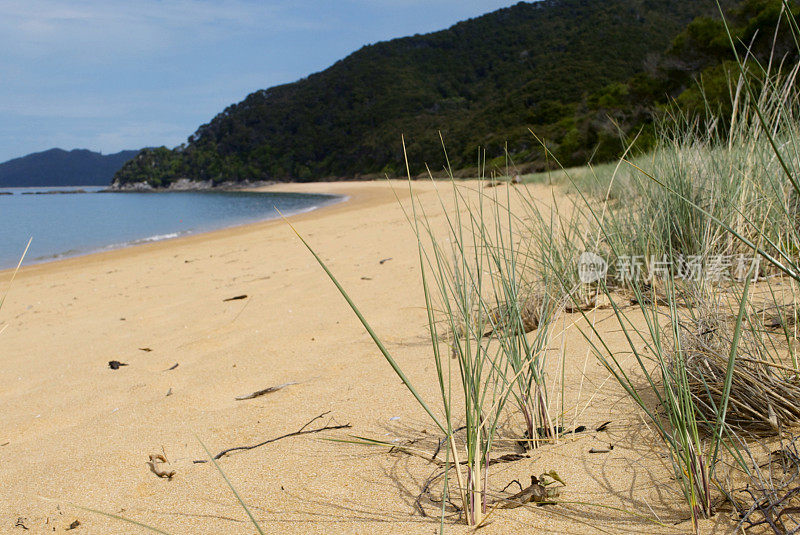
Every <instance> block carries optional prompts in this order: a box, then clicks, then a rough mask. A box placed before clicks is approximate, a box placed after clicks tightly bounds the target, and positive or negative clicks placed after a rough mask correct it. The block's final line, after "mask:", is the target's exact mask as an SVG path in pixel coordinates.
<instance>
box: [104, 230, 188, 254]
mask: <svg viewBox="0 0 800 535" xmlns="http://www.w3.org/2000/svg"><path fill="white" fill-rule="evenodd" d="M188 234H192V231H191V230H184V231H181V232H170V233H168V234H154V235H153V236H147V237H146V238H137V239H135V240H130V241H125V242H122V243H112V244H111V245H106V246H105V247H103V250H113V249H121V248H123V247H130V246H132V245H142V244H143V243H152V242H157V241H164V240H171V239H174V238H180V237H181V236H186V235H188Z"/></svg>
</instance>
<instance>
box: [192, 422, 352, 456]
mask: <svg viewBox="0 0 800 535" xmlns="http://www.w3.org/2000/svg"><path fill="white" fill-rule="evenodd" d="M330 412H331V411H326V412H323V413H322V414H320V415H319V416H315V417H314V418H312V419H311V420H309V421H308V422H307V423H306V424H305V425H304V426H303V427H301V428H300V429H298V430H297V431H295V432H294V433H287V434H285V435H281V436H279V437H276V438H271V439H269V440H265V441H264V442H259V443H258V444H254V445H252V446H236V447H234V448H228V449H226V450H222V451H221V452H219V453H217V454H216V455H214V457H213V458H214V460H215V461H216V460H217V459H219V458H221V457H224V456H225V455H227V454H229V453H231V452H233V451H240V450H242V451H247V450H253V449H256V448H260V447H261V446H264V445H266V444H270V443H272V442H277V441H279V440H282V439H284V438H289V437H296V436H299V435H310V434H312V433H319V432H321V431H331V430H333V429H350V428H351V427H353V426H352V425H350V424H343V425H325V426H323V427H320V428H318V429H309V430H306V427H308V426H309V425H311V424H312V423H314V422H315V421H317V420H319V419H320V418H324V417H325V416H326V415H328V414H330ZM193 462H194V464H201V463H207V462H208V461H207V460H205V459H201V460H197V461H193Z"/></svg>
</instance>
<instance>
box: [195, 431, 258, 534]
mask: <svg viewBox="0 0 800 535" xmlns="http://www.w3.org/2000/svg"><path fill="white" fill-rule="evenodd" d="M195 438H196V439H197V441H198V442H199V443H200V445H201V446H203V449H204V450H205V452H206V454H207V455H208V458H209V459H210V460H211V462H212V463H213V464H214V468H216V469H217V471H218V472H219V473H220V475H221V476H222V479H224V480H225V483H227V484H228V488H230V489H231V492H233V495H234V496H236V499H237V500H238V501H239V505H241V506H242V509H244V512H245V513H247V516H248V517H250V522H252V523H253V526H254V527H255V528H256V531H258V532H259V533H260V534H261V535H264V530H262V529H261V526H259V525H258V521H257V520H256V517H254V516H253V513H251V512H250V508H249V507H247V504H246V503H244V500H243V499H242V497H241V496H239V493H238V492H237V491H236V488H235V487H234V486H233V483H231V481H230V479H228V476H227V475H226V474H225V472H224V471H223V470H222V467H221V466H220V465H219V463H218V462H217V460H216V459H215V458H214V455H213V454H212V453H211V452H210V451H209V450H208V448H207V447H206V445H205V444H204V443H203V441H202V440H200V437H198V436H197V435H195Z"/></svg>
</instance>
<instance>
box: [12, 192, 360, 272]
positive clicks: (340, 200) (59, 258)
mask: <svg viewBox="0 0 800 535" xmlns="http://www.w3.org/2000/svg"><path fill="white" fill-rule="evenodd" d="M310 184H325V183H324V182H321V183H310ZM284 185H285V184H280V183H274V184H269V185H264V186H257V187H248V188H241V189H235V190H234V189H230V190H224V191H226V192H227V191H237V192H251V193H304V194H320V195H330V196H331V197H332V199H331V200H330V201H329V202H326V203H324V204H323V205H321V206H317V207H313V208H310V209H305V210H301V211H298V212H295V213H292V214H289V215H287V216H286V218H287V219H292V220H293V221H294V220H295V218H297V217H299V216H302V215H306V214H313V213H316V212H319V211H322V210H326V209H328V208H331V207H333V206H336V205H339V204H345V203H348V202H350V201H351V199H352V196H351V195H349V194H347V193H342V194H338V193H337V194H330V193H324V192H318V191H316V190H306V188H298V189H302V191H294V190H291V188H280V186H284ZM186 191H192V192H194V191H202V190H186ZM209 191H211V190H209ZM183 192H184V191H183V190H172V191H170V190H166V189H165V190H163V191H152V192H148V193H154V194H156V193H183ZM94 193H104V192H102V191H98V192H94ZM111 193H140V192H136V191H114V192H111ZM276 221H281V216H274V217H269V218H266V219H260V220H257V221H248V222H245V223H238V224H234V225H230V226H224V227H221V228H215V229H211V230H198V231H186V232H180V233H171V234H178V235H176V236H170V237H165V238H161V239H150V238H152V237H143V238H140V239H137V240H133V241H131V242H126V243H122V244H112V245H108V246H104V247H102V248H100V249H92V250H89V251H85V252H83V251H78V252H75V253H74V254H72V253H70V251H67V252H64V253H56V254H54V255H52V256H48V257H45V258H37V259H32V260H30V261H29V262H30V263H25V262H23V264H22V266H21V267H20V271H19V273H18V276H20V275H21V274H22V272H23V270H29V269H30V268H33V267H35V266H42V265H50V264H53V263H58V262H66V261H69V260H73V259H78V258H86V257H90V256H94V255H105V254H110V253H114V252H117V251H126V250H129V249H134V248H137V247H144V246H148V245H154V244H159V243H167V242H169V243H171V242H175V241H180V240H183V239H188V238H192V237H198V236H206V235H212V234H214V233H217V232H223V231H227V230H234V229H240V228H243V227H249V226H255V225H262V224H265V223H270V222H273V223H274V222H276ZM14 270H15V266H11V267H6V268H2V269H0V280H2V278H3V277H4V276H6V275H9V274H10V273H13V271H14Z"/></svg>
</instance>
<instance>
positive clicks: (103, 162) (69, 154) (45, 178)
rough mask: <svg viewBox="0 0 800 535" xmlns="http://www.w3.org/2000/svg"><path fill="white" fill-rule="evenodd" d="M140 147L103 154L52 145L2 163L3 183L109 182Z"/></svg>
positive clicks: (61, 183) (44, 184)
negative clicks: (51, 147) (52, 146)
mask: <svg viewBox="0 0 800 535" xmlns="http://www.w3.org/2000/svg"><path fill="white" fill-rule="evenodd" d="M138 152H139V151H135V150H124V151H121V152H117V153H115V154H106V155H103V154H100V153H98V152H92V151H90V150H86V149H74V150H71V151H65V150H63V149H50V150H46V151H44V152H35V153H33V154H28V155H27V156H23V157H21V158H14V159H13V160H8V161H7V162H3V163H0V187H4V188H11V187H41V186H106V185H108V183H109V182H110V181H111V178H112V177H113V176H114V173H116V172H117V171H119V169H120V168H121V167H122V165H123V164H124V163H125V162H127V161H128V160H130V159H131V158H133V157H134V156H136V154H137V153H138Z"/></svg>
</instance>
